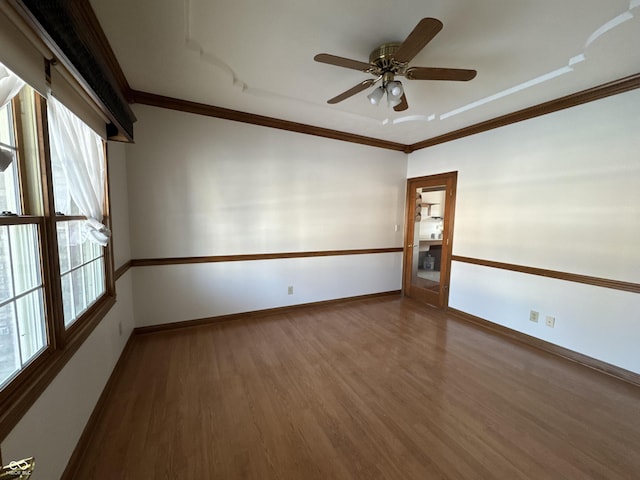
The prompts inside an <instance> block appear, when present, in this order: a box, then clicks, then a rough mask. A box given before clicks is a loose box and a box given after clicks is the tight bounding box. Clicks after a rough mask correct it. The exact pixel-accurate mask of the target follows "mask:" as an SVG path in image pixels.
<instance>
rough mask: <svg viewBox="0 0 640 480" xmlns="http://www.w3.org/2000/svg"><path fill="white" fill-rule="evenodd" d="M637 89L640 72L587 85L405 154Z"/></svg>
mask: <svg viewBox="0 0 640 480" xmlns="http://www.w3.org/2000/svg"><path fill="white" fill-rule="evenodd" d="M636 88H640V73H636V74H634V75H630V76H628V77H623V78H620V79H618V80H614V81H612V82H608V83H603V84H602V85H598V86H596V87H592V88H588V89H586V90H582V91H580V92H576V93H572V94H571V95H566V96H564V97H560V98H557V99H555V100H550V101H548V102H544V103H541V104H539V105H535V106H533V107H528V108H524V109H522V110H518V111H517V112H513V113H508V114H506V115H502V116H500V117H496V118H492V119H491V120H486V121H484V122H480V123H476V124H474V125H470V126H468V127H464V128H461V129H459V130H455V131H453V132H449V133H445V134H444V135H439V136H437V137H433V138H429V139H426V140H423V141H421V142H417V143H414V144H412V145H407V153H411V152H415V151H416V150H420V149H423V148H428V147H433V146H434V145H438V144H440V143H446V142H451V141H453V140H458V139H460V138H464V137H468V136H470V135H475V134H476V133H482V132H486V131H488V130H493V129H495V128H500V127H504V126H507V125H511V124H512V123H518V122H522V121H524V120H529V119H531V118H535V117H539V116H542V115H546V114H548V113H553V112H557V111H559V110H564V109H565V108H571V107H576V106H578V105H582V104H583V103H589V102H593V101H594V100H600V99H601V98H605V97H609V96H611V95H617V94H619V93H624V92H628V91H630V90H635V89H636Z"/></svg>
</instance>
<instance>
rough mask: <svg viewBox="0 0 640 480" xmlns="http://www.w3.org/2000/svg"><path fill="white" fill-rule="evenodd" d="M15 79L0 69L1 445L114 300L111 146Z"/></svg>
mask: <svg viewBox="0 0 640 480" xmlns="http://www.w3.org/2000/svg"><path fill="white" fill-rule="evenodd" d="M12 75H13V74H12V73H11V72H9V71H7V70H6V68H5V67H4V66H3V65H2V64H1V63H0V105H1V107H0V438H2V436H3V435H4V434H6V433H7V432H8V429H9V428H11V427H12V424H11V422H12V421H15V419H16V416H17V415H19V414H16V412H21V411H24V410H25V404H26V403H28V402H30V401H33V400H34V399H35V398H37V395H38V394H39V393H40V392H41V391H42V390H43V389H44V388H45V387H46V384H47V381H48V380H47V379H51V378H53V376H54V375H55V373H56V372H57V371H59V370H60V369H61V368H62V366H63V365H64V363H65V362H66V359H68V358H69V357H70V353H73V351H75V350H76V349H77V348H78V347H79V346H80V345H81V344H82V341H83V340H84V339H85V338H86V337H87V336H88V334H89V333H90V332H91V330H92V329H93V327H94V326H95V325H96V324H97V323H98V322H99V321H100V319H101V318H102V317H103V316H104V314H106V312H107V311H108V310H109V308H110V307H111V306H112V305H113V303H114V301H115V300H114V291H115V287H114V281H113V266H112V262H111V258H112V255H111V246H110V245H109V244H108V239H109V233H110V232H109V230H108V228H107V226H105V225H106V224H108V223H109V218H108V216H106V213H107V212H108V205H107V200H108V199H107V191H108V190H107V183H106V159H105V146H104V141H103V140H102V139H101V138H100V137H99V136H98V135H97V134H96V133H95V132H93V131H92V130H91V129H90V128H89V127H87V125H85V124H84V123H83V122H82V121H81V120H80V119H79V118H78V117H76V116H75V115H74V114H73V113H71V112H70V111H69V110H67V109H66V108H65V107H64V106H63V105H62V104H60V103H59V102H57V101H56V100H55V99H53V98H50V99H47V100H45V99H44V98H43V97H42V96H41V95H40V94H39V93H37V92H36V91H35V90H33V89H32V88H31V87H30V86H29V85H24V83H23V82H19V83H16V84H15V85H13V87H12V88H6V87H7V82H5V81H4V80H5V79H6V78H9V77H11V76H12ZM13 77H15V76H13ZM60 112H61V113H60ZM61 128H62V129H63V130H64V131H65V132H66V135H61V134H60V129H61ZM47 132H49V135H46V133H47Z"/></svg>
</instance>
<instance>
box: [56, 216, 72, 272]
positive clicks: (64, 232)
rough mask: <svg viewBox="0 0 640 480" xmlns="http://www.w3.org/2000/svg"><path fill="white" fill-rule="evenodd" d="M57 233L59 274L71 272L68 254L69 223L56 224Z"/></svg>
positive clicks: (69, 255)
mask: <svg viewBox="0 0 640 480" xmlns="http://www.w3.org/2000/svg"><path fill="white" fill-rule="evenodd" d="M56 230H57V232H58V256H59V257H60V273H61V274H64V273H67V272H68V271H69V270H71V253H70V252H69V222H56Z"/></svg>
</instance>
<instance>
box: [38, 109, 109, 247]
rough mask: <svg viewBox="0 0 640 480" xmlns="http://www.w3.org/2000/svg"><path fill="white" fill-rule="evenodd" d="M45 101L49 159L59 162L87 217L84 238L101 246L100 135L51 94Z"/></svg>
mask: <svg viewBox="0 0 640 480" xmlns="http://www.w3.org/2000/svg"><path fill="white" fill-rule="evenodd" d="M47 105H48V114H49V138H50V141H51V155H52V157H55V158H52V160H53V161H58V162H60V164H61V165H62V168H63V171H64V175H65V178H66V180H67V186H68V189H69V193H70V195H71V198H73V201H74V202H75V204H76V205H77V206H78V208H79V209H80V213H81V214H82V215H84V216H85V217H87V221H86V222H85V224H84V234H85V238H88V239H89V240H91V241H93V242H95V243H97V244H99V245H102V246H103V247H104V246H106V245H107V243H108V242H109V237H110V236H111V232H110V231H109V229H108V228H107V227H106V226H105V225H103V224H102V212H103V211H104V201H105V188H104V186H105V175H106V171H105V160H104V149H103V146H102V139H101V138H100V136H99V135H98V134H97V133H95V132H94V131H93V130H91V129H90V128H89V127H88V126H87V125H86V124H85V123H84V122H83V121H82V120H80V119H79V118H78V117H76V116H75V115H74V114H73V113H71V111H69V109H67V108H66V107H65V106H64V105H62V104H61V103H60V102H59V101H58V100H56V99H55V98H53V97H50V98H49V100H48V101H47ZM63 213H67V212H63Z"/></svg>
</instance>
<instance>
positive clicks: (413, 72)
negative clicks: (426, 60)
mask: <svg viewBox="0 0 640 480" xmlns="http://www.w3.org/2000/svg"><path fill="white" fill-rule="evenodd" d="M442 26H443V25H442V22H441V21H440V20H438V19H435V18H423V19H422V20H420V22H418V25H416V27H415V28H414V29H413V31H412V32H411V33H410V34H409V36H408V37H407V38H406V40H405V41H404V42H402V43H385V44H383V45H380V46H379V47H378V48H376V49H375V50H374V51H373V52H371V55H369V63H365V62H360V61H358V60H351V59H349V58H343V57H338V56H336V55H330V54H328V53H320V54H318V55H316V56H315V57H313V59H314V60H315V61H316V62H321V63H328V64H329V65H336V66H338V67H344V68H351V69H353V70H360V71H362V72H365V73H370V74H372V75H374V76H375V77H376V78H373V79H368V80H365V81H363V82H361V83H359V84H358V85H356V86H355V87H352V88H350V89H349V90H347V91H346V92H342V93H341V94H340V95H338V96H335V97H333V98H331V99H329V100H327V103H330V104H334V103H338V102H341V101H343V100H346V99H347V98H349V97H352V96H353V95H355V94H356V93H359V92H362V91H363V90H366V89H367V88H369V87H371V86H373V85H375V84H376V83H378V82H379V81H380V80H382V86H379V87H378V88H376V89H375V90H374V91H373V92H372V93H371V94H369V95H368V98H369V101H370V102H371V103H372V104H374V105H377V104H378V103H379V102H380V100H381V99H382V97H384V94H385V92H386V93H387V100H388V102H389V105H390V106H392V107H393V109H394V110H395V111H396V112H401V111H403V110H406V109H407V108H409V104H408V103H407V97H406V96H405V94H404V88H403V87H402V83H401V82H399V81H398V80H395V77H396V76H403V77H405V78H406V79H408V80H453V81H460V82H466V81H468V80H471V79H473V78H474V77H475V76H476V73H477V72H476V71H475V70H465V69H460V68H431V67H409V62H410V61H411V60H412V59H413V57H415V56H416V55H417V54H418V53H419V52H420V50H422V49H423V48H424V47H425V46H426V45H427V43H429V42H430V41H431V40H432V39H433V37H435V36H436V35H437V34H438V32H439V31H440V30H442Z"/></svg>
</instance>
